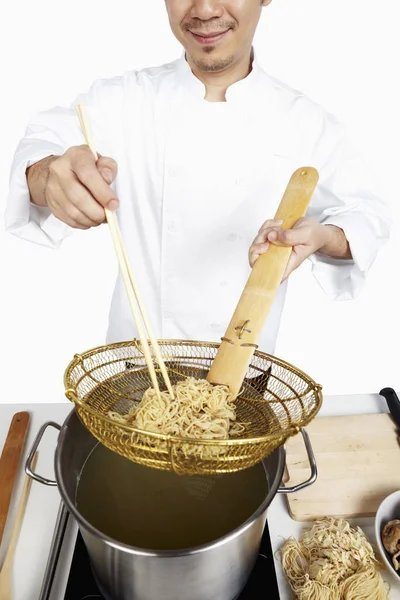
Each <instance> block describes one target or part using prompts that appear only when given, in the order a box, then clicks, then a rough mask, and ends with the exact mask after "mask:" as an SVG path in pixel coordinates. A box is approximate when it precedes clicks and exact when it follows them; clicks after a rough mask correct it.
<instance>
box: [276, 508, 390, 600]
mask: <svg viewBox="0 0 400 600" xmlns="http://www.w3.org/2000/svg"><path fill="white" fill-rule="evenodd" d="M281 557H282V567H283V570H284V571H285V574H286V576H287V578H288V581H289V583H290V586H291V588H292V590H293V592H294V593H295V595H296V597H297V598H298V599H299V600H387V598H389V586H388V585H387V584H386V583H385V582H384V581H383V579H382V577H381V575H380V574H379V572H378V568H379V567H380V566H381V565H380V563H379V562H378V561H377V559H376V557H375V554H374V550H373V548H372V546H371V544H370V543H369V541H368V539H367V537H366V536H365V534H364V532H363V531H362V530H361V529H360V528H359V527H357V528H354V527H351V526H350V524H349V523H348V522H347V521H345V520H344V519H338V520H336V519H333V518H325V519H321V520H320V521H316V522H315V523H314V525H313V527H312V528H311V529H310V530H308V531H306V533H305V534H304V535H303V536H302V537H301V538H300V541H299V542H298V541H297V540H295V539H289V540H287V541H286V542H285V544H284V545H283V547H282V548H281Z"/></svg>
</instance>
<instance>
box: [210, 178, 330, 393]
mask: <svg viewBox="0 0 400 600" xmlns="http://www.w3.org/2000/svg"><path fill="white" fill-rule="evenodd" d="M318 178H319V176H318V172H317V171H316V170H315V169H314V168H312V167H302V168H300V169H298V170H297V171H295V172H294V173H293V175H292V177H291V178H290V181H289V183H288V186H287V188H286V191H285V193H284V196H283V198H282V200H281V203H280V205H279V207H278V210H277V212H276V215H275V219H276V220H282V221H283V224H282V228H283V229H291V228H292V227H293V225H295V223H296V222H297V221H298V220H299V219H301V218H302V217H304V215H305V214H306V211H307V207H308V205H309V202H310V200H311V196H312V194H313V192H314V189H315V187H316V185H317V182H318ZM291 252H292V248H291V247H288V248H286V247H282V246H275V245H273V244H271V246H270V248H269V249H268V251H267V252H266V254H264V255H262V256H260V257H259V258H258V259H257V261H256V262H255V264H254V267H253V269H252V271H251V274H250V276H249V278H248V280H247V283H246V286H245V288H244V290H243V292H242V295H241V297H240V300H239V303H238V305H237V307H236V310H235V312H234V314H233V317H232V319H231V322H230V323H229V325H228V329H227V330H226V333H225V335H224V337H223V338H222V342H221V346H220V347H219V349H218V352H217V355H216V357H215V359H214V361H213V364H212V365H211V369H210V371H209V373H208V376H207V380H208V381H210V382H211V383H214V384H224V385H228V386H229V388H230V391H231V393H232V395H233V396H234V397H236V396H237V394H238V393H239V391H240V388H241V386H242V383H243V380H244V378H245V376H246V372H247V369H248V367H249V364H250V362H251V359H252V356H253V354H254V351H255V350H256V348H257V341H258V338H259V335H260V333H261V330H262V328H263V327H264V324H265V320H266V318H267V315H268V312H269V310H270V308H271V306H272V303H273V301H274V299H275V295H276V293H277V291H278V288H279V286H280V284H281V282H282V277H283V275H284V272H285V269H286V266H287V264H288V261H289V258H290V255H291Z"/></svg>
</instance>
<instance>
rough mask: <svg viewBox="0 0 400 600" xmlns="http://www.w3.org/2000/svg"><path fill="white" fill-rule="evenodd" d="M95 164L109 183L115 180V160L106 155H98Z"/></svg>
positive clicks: (116, 168) (116, 169) (116, 171)
mask: <svg viewBox="0 0 400 600" xmlns="http://www.w3.org/2000/svg"><path fill="white" fill-rule="evenodd" d="M96 166H97V169H98V171H99V172H100V173H101V175H102V177H103V178H104V180H105V181H106V182H107V183H108V184H109V185H110V184H111V183H112V182H113V181H115V179H116V177H117V173H118V165H117V163H116V162H115V160H113V159H112V158H108V157H107V156H99V158H98V160H97V163H96Z"/></svg>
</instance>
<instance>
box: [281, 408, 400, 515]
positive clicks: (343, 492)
mask: <svg viewBox="0 0 400 600" xmlns="http://www.w3.org/2000/svg"><path fill="white" fill-rule="evenodd" d="M307 432H308V434H309V436H310V439H311V444H312V447H313V450H314V454H315V459H316V462H317V469H318V478H317V481H316V483H314V484H313V485H311V486H310V487H308V488H306V489H304V490H300V491H299V492H297V493H294V494H287V496H286V498H287V502H288V506H289V512H290V515H291V517H292V518H293V519H295V520H296V521H311V520H314V519H318V518H320V517H324V516H335V517H345V518H351V517H367V516H373V515H375V513H376V511H377V509H378V506H379V504H380V503H381V502H382V500H383V499H384V498H385V497H386V496H388V495H389V494H391V493H392V492H394V491H396V490H399V489H400V444H399V441H398V437H397V429H396V425H395V423H394V421H393V420H392V418H391V417H390V415H388V414H375V415H357V416H347V417H319V418H317V419H315V420H314V421H313V422H312V423H311V424H310V425H309V426H308V427H307ZM286 450H287V457H286V461H287V471H288V477H289V480H288V482H287V484H286V485H288V486H291V485H294V484H297V483H300V482H301V481H305V480H306V479H308V477H309V475H310V467H309V464H308V460H307V455H306V451H305V448H304V444H303V440H302V436H301V435H296V436H295V437H293V438H291V439H290V440H289V441H288V442H287V444H286Z"/></svg>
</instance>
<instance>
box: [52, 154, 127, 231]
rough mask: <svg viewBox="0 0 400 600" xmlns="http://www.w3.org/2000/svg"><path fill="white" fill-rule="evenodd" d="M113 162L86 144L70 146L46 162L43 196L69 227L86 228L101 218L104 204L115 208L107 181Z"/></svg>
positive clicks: (111, 178)
mask: <svg viewBox="0 0 400 600" xmlns="http://www.w3.org/2000/svg"><path fill="white" fill-rule="evenodd" d="M117 171H118V168H117V164H116V162H115V161H114V160H113V159H112V158H109V157H104V156H100V157H99V158H98V160H97V161H96V160H95V157H94V155H93V153H92V152H91V150H90V149H89V148H88V146H77V147H72V148H69V149H68V150H67V152H65V154H64V155H63V156H61V157H59V158H57V159H56V160H54V161H53V162H51V164H50V165H49V177H48V179H47V183H46V186H45V199H46V203H47V205H48V207H49V208H50V210H51V211H52V212H53V214H54V215H55V216H56V217H57V218H59V219H60V220H62V221H64V222H65V223H67V224H68V225H70V226H71V227H75V228H79V229H88V228H89V227H97V226H98V225H100V224H101V223H104V221H105V211H104V209H105V208H109V209H110V210H115V209H116V208H118V205H119V203H118V199H117V198H116V197H115V194H114V192H113V190H112V189H111V187H110V184H111V183H112V182H113V181H114V180H115V178H116V176H117Z"/></svg>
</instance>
